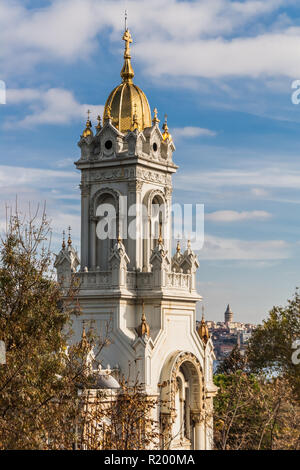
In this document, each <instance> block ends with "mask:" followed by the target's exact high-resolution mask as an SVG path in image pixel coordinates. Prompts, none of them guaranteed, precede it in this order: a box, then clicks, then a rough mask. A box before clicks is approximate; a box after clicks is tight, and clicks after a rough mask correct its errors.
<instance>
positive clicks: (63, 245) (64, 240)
mask: <svg viewBox="0 0 300 470" xmlns="http://www.w3.org/2000/svg"><path fill="white" fill-rule="evenodd" d="M62 234H63V239H62V245H61V247H62V249H63V250H64V249H65V248H66V232H65V231H64V230H63V233H62Z"/></svg>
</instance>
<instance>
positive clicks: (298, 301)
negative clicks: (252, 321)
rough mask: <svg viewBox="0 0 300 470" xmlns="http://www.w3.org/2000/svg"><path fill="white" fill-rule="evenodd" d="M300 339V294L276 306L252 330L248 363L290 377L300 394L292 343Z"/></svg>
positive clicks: (299, 371)
mask: <svg viewBox="0 0 300 470" xmlns="http://www.w3.org/2000/svg"><path fill="white" fill-rule="evenodd" d="M296 339H300V294H299V291H298V290H296V292H295V295H294V297H293V298H292V299H291V300H288V304H287V306H285V307H273V309H272V310H271V311H270V313H269V317H268V318H267V320H265V321H264V322H263V324H262V325H259V326H258V327H257V328H256V330H255V331H254V332H253V334H252V337H251V340H250V343H249V348H248V354H247V355H248V363H249V367H250V369H251V370H252V371H254V372H261V371H268V372H269V374H273V375H280V376H284V377H287V379H288V380H289V382H290V384H291V385H292V386H293V388H294V390H295V392H296V393H297V394H298V396H299V397H300V365H296V364H293V362H292V353H293V349H292V344H293V342H294V341H295V340H296Z"/></svg>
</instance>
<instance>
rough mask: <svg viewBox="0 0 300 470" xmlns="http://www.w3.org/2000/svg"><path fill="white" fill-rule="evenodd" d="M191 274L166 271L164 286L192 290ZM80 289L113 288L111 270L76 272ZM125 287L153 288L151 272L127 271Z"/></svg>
mask: <svg viewBox="0 0 300 470" xmlns="http://www.w3.org/2000/svg"><path fill="white" fill-rule="evenodd" d="M192 276H193V274H184V273H177V272H167V273H166V283H165V286H162V287H165V288H166V289H169V290H172V289H174V290H181V291H185V292H186V291H188V292H191V291H192ZM78 277H79V279H80V285H81V289H83V290H91V289H92V290H94V289H95V290H97V289H99V290H101V289H105V290H109V289H112V288H114V287H115V286H113V284H112V272H111V271H88V272H87V271H84V272H83V271H81V272H79V273H78ZM126 288H127V289H129V290H132V289H136V288H138V289H145V290H147V289H149V290H150V289H153V272H146V273H145V272H140V271H127V273H126Z"/></svg>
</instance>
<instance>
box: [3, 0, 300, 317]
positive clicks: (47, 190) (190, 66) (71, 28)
mask: <svg viewBox="0 0 300 470" xmlns="http://www.w3.org/2000/svg"><path fill="white" fill-rule="evenodd" d="M125 8H127V10H128V16H129V27H130V29H131V32H132V35H133V38H134V43H133V45H132V56H133V66H134V70H135V83H137V84H138V85H139V86H140V87H141V88H142V89H143V90H144V92H145V93H146V95H147V97H148V100H149V102H150V106H151V108H152V109H153V108H154V107H155V106H156V107H157V108H158V110H159V116H160V118H161V119H163V115H164V113H167V114H168V124H169V128H170V131H171V133H172V134H173V137H174V141H175V145H176V148H177V150H176V153H175V154H174V160H175V162H176V163H177V164H178V165H179V167H180V169H179V171H178V173H177V175H176V176H175V178H174V193H173V194H174V201H175V202H181V203H188V202H193V203H204V204H205V214H206V218H205V245H204V248H203V250H201V251H199V259H200V270H199V274H198V287H199V292H200V293H201V294H202V295H203V297H204V304H205V309H206V316H207V318H209V319H215V320H221V319H222V318H223V312H224V310H225V308H226V305H227V303H230V305H231V307H232V309H233V311H234V313H235V318H236V319H237V320H240V321H252V322H259V321H261V319H262V318H263V317H265V316H266V314H267V312H268V310H269V309H270V308H271V307H272V306H273V305H274V304H284V303H285V302H286V299H287V298H288V297H290V296H291V295H292V294H293V291H294V289H295V287H296V286H297V285H298V284H299V282H298V281H299V275H300V268H299V254H300V230H299V228H300V227H299V220H298V213H299V207H300V206H299V204H300V132H299V130H300V105H298V106H296V105H294V104H292V102H291V94H292V91H293V90H292V88H291V84H292V82H293V81H294V80H296V79H300V6H299V2H297V1H292V0H291V1H289V0H284V1H283V0H245V1H239V2H238V1H229V0H209V1H208V0H206V1H201V0H199V1H176V0H169V1H165V2H161V1H158V0H154V1H152V2H149V1H144V0H133V1H119V0H115V1H114V0H109V1H103V0H63V1H61V0H51V1H50V0H49V1H33V0H32V1H30V0H28V1H18V0H10V1H9V2H7V1H4V0H0V45H1V47H0V80H4V81H5V83H6V86H7V103H6V105H1V104H0V184H1V194H0V223H1V224H2V226H3V221H4V212H5V210H4V207H5V203H8V204H11V203H13V201H14V200H15V197H16V194H17V195H18V200H19V205H20V206H21V207H22V208H24V210H25V208H26V207H27V203H28V202H29V201H30V202H31V203H35V204H37V203H39V202H43V201H45V200H46V202H47V211H48V214H49V217H51V219H52V226H53V231H54V237H53V239H54V247H55V244H56V243H58V240H59V239H60V236H61V235H60V234H61V232H62V230H63V229H64V228H65V227H66V226H67V225H68V224H71V226H72V228H73V238H74V241H75V244H76V245H77V246H79V226H80V206H79V203H80V200H79V190H78V183H79V174H78V172H77V171H76V170H75V169H74V165H73V162H74V161H75V160H76V159H77V158H78V156H79V149H78V147H77V141H78V140H79V136H80V134H81V132H82V130H83V127H84V122H85V119H86V110H87V109H88V108H90V109H91V110H92V112H93V117H94V118H95V116H96V115H97V114H98V112H101V113H102V110H103V105H104V103H105V100H106V98H107V96H108V94H109V92H110V91H111V89H112V88H113V87H115V86H116V85H117V84H118V83H119V82H120V75H119V74H120V69H121V66H122V51H123V44H122V41H121V35H122V31H123V27H124V19H123V16H124V10H125Z"/></svg>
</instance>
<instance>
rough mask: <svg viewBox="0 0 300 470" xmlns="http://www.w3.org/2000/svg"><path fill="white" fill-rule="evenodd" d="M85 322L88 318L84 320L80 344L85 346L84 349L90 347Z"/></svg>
mask: <svg viewBox="0 0 300 470" xmlns="http://www.w3.org/2000/svg"><path fill="white" fill-rule="evenodd" d="M85 322H86V320H83V321H82V333H81V341H80V343H79V344H80V346H81V347H82V348H83V349H87V348H88V347H89V341H88V339H87V336H86V331H85Z"/></svg>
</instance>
